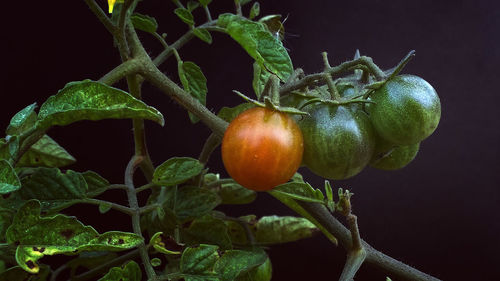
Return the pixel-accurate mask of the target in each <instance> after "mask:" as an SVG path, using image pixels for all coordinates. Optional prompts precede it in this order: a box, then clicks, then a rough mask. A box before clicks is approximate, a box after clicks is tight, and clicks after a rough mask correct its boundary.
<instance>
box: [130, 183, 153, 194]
mask: <svg viewBox="0 0 500 281" xmlns="http://www.w3.org/2000/svg"><path fill="white" fill-rule="evenodd" d="M153 187H159V186H158V185H157V184H155V183H152V182H151V183H147V184H145V185H143V186H141V187H138V188H136V189H135V193H139V192H143V191H144V190H148V189H151V188H153Z"/></svg>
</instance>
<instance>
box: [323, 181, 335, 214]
mask: <svg viewBox="0 0 500 281" xmlns="http://www.w3.org/2000/svg"><path fill="white" fill-rule="evenodd" d="M325 193H326V207H327V208H328V210H330V212H332V213H333V212H335V202H334V201H333V190H332V186H331V185H330V182H329V181H328V180H325Z"/></svg>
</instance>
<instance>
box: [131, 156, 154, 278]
mask: <svg viewBox="0 0 500 281" xmlns="http://www.w3.org/2000/svg"><path fill="white" fill-rule="evenodd" d="M142 160H143V157H141V156H137V155H134V157H132V158H131V159H130V161H129V162H128V164H127V168H126V169H125V185H126V186H127V187H128V189H127V197H128V201H129V205H130V208H131V209H132V210H133V211H134V212H133V214H132V228H133V229H134V233H135V234H137V235H140V236H142V231H141V219H140V210H141V209H140V208H139V202H138V201H137V194H136V192H135V187H134V180H133V177H134V171H135V169H136V168H137V167H138V166H139V164H140V162H141V161H142ZM138 248H139V254H140V256H141V260H142V263H143V265H144V269H145V270H146V274H147V276H148V280H156V278H157V276H156V272H155V271H154V269H153V266H152V265H151V261H150V260H149V255H148V251H147V247H146V244H145V243H144V241H143V242H142V243H141V244H140V245H139V246H138Z"/></svg>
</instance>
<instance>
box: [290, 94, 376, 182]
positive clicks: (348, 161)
mask: <svg viewBox="0 0 500 281" xmlns="http://www.w3.org/2000/svg"><path fill="white" fill-rule="evenodd" d="M304 110H306V111H308V112H309V114H310V115H309V116H306V117H304V118H303V119H302V120H301V121H300V122H299V126H300V128H301V129H302V132H303V135H304V164H305V165H306V166H307V167H308V168H309V169H310V170H311V171H312V172H314V173H315V174H317V175H320V176H322V177H324V178H328V179H346V178H349V177H352V176H354V175H356V174H358V173H359V172H361V170H363V168H364V167H365V166H366V165H367V164H368V162H369V161H370V158H371V156H372V153H373V148H374V146H375V141H374V138H375V136H374V132H373V129H372V125H371V123H370V120H369V119H368V116H367V115H366V113H364V112H363V111H362V110H357V109H353V108H351V106H349V105H332V104H311V105H308V106H306V107H305V108H304Z"/></svg>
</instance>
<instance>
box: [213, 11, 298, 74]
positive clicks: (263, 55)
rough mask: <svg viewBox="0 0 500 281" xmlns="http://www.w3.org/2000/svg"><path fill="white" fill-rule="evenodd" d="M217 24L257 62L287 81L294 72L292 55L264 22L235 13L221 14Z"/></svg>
mask: <svg viewBox="0 0 500 281" xmlns="http://www.w3.org/2000/svg"><path fill="white" fill-rule="evenodd" d="M217 25H218V26H220V27H223V28H225V29H226V32H227V33H228V34H229V35H230V36H231V37H232V38H233V39H234V40H235V41H236V42H238V43H239V44H240V45H241V46H242V47H243V48H244V49H245V51H247V53H248V54H249V55H250V56H251V57H252V58H254V59H255V61H257V63H258V64H259V65H260V66H261V67H263V68H265V69H267V70H268V71H269V72H271V73H273V74H275V75H276V76H278V77H279V78H280V79H281V80H282V81H286V80H287V79H288V78H289V77H290V75H291V74H292V73H293V66H292V62H291V60H290V56H289V55H288V52H287V51H286V49H285V47H283V44H282V43H281V41H279V39H277V38H275V37H274V36H273V35H272V34H271V33H270V32H269V30H268V29H267V28H266V27H265V26H264V24H262V23H259V22H254V21H251V20H248V19H245V18H242V17H240V16H237V15H233V14H222V15H221V16H219V19H218V21H217Z"/></svg>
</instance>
